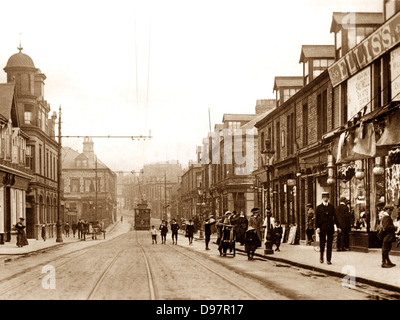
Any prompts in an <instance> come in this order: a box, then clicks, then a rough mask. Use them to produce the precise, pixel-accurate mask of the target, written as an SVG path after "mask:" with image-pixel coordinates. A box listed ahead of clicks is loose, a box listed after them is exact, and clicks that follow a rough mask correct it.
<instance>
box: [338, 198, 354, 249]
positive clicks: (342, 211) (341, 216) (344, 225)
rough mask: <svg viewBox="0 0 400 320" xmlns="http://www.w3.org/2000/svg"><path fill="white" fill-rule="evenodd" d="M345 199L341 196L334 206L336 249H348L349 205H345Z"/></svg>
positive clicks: (349, 228)
mask: <svg viewBox="0 0 400 320" xmlns="http://www.w3.org/2000/svg"><path fill="white" fill-rule="evenodd" d="M346 203H347V199H346V198H345V197H341V198H340V199H339V205H338V206H337V207H336V209H335V212H336V218H337V227H338V228H339V229H340V230H341V231H340V232H339V230H338V237H337V251H346V250H348V249H349V232H350V230H351V216H350V212H349V207H348V206H347V204H346Z"/></svg>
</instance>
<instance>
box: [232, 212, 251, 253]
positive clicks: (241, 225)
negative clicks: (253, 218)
mask: <svg viewBox="0 0 400 320" xmlns="http://www.w3.org/2000/svg"><path fill="white" fill-rule="evenodd" d="M248 225H249V221H248V220H247V218H246V216H245V214H244V212H243V211H241V212H240V216H239V218H238V219H237V221H236V224H235V228H236V241H237V242H239V243H240V245H241V246H243V245H244V235H245V234H246V230H247V228H248Z"/></svg>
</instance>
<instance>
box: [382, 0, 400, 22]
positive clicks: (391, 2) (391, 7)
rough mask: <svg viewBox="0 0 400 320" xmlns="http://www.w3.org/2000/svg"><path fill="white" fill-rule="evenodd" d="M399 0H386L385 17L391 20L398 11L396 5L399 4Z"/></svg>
mask: <svg viewBox="0 0 400 320" xmlns="http://www.w3.org/2000/svg"><path fill="white" fill-rule="evenodd" d="M398 2H399V1H398V0H385V19H386V20H389V19H390V17H392V16H393V15H394V14H395V13H396V6H399V4H398Z"/></svg>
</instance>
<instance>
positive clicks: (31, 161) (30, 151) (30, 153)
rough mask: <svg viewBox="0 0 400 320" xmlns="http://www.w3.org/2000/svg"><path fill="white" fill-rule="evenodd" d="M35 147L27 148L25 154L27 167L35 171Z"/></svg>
mask: <svg viewBox="0 0 400 320" xmlns="http://www.w3.org/2000/svg"><path fill="white" fill-rule="evenodd" d="M34 150H35V147H34V146H26V153H25V158H26V160H25V161H26V167H27V168H29V169H31V170H34V159H35V158H34V157H33V155H34V153H35V151H34Z"/></svg>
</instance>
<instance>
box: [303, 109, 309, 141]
mask: <svg viewBox="0 0 400 320" xmlns="http://www.w3.org/2000/svg"><path fill="white" fill-rule="evenodd" d="M307 145H308V104H307V103H305V104H303V146H304V147H305V146H307Z"/></svg>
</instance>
